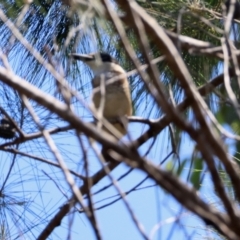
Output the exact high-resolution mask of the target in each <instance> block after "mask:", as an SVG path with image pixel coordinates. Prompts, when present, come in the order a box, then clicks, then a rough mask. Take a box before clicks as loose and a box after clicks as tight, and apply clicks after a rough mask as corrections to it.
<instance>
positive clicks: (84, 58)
mask: <svg viewBox="0 0 240 240" xmlns="http://www.w3.org/2000/svg"><path fill="white" fill-rule="evenodd" d="M70 56H71V57H72V58H74V59H75V60H80V61H83V62H88V61H92V60H94V56H92V55H88V54H77V53H71V54H70Z"/></svg>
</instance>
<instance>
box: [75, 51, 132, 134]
mask: <svg viewBox="0 0 240 240" xmlns="http://www.w3.org/2000/svg"><path fill="white" fill-rule="evenodd" d="M71 56H72V57H73V59H75V60H80V61H82V62H83V63H85V64H86V65H87V66H88V67H89V68H90V69H91V70H92V72H93V75H94V77H93V79H92V88H93V91H92V92H93V93H92V102H93V104H94V107H95V109H96V110H99V109H100V105H101V99H102V98H103V97H105V99H104V100H105V101H104V105H103V109H102V115H103V117H104V118H105V119H107V120H108V121H109V122H110V123H111V124H112V125H113V127H114V128H115V129H116V130H118V132H119V133H120V137H122V136H124V135H126V133H127V121H126V120H123V119H126V116H131V115H132V100H131V92H130V87H129V82H128V79H127V77H126V75H125V76H124V74H125V73H126V72H125V70H124V69H123V68H122V67H121V66H120V65H119V63H118V61H117V60H116V59H115V58H113V57H112V56H111V55H110V54H108V53H105V52H100V53H90V54H78V53H72V54H71ZM119 75H123V76H121V77H119V78H117V80H116V81H111V79H112V78H113V77H117V76H119ZM102 80H103V81H104V86H105V94H104V95H103V94H102V92H101V90H100V89H101V84H102ZM103 129H104V130H105V131H107V132H108V133H110V134H112V132H111V131H109V130H108V129H106V128H103ZM112 135H114V134H112Z"/></svg>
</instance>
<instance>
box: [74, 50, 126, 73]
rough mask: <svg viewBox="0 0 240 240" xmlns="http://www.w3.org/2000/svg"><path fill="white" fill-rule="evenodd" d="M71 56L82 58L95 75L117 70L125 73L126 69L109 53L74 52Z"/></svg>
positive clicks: (77, 58)
mask: <svg viewBox="0 0 240 240" xmlns="http://www.w3.org/2000/svg"><path fill="white" fill-rule="evenodd" d="M71 56H72V57H73V58H74V59H75V60H80V61H82V62H84V63H85V64H87V65H88V66H89V67H90V68H91V70H92V71H93V74H94V75H95V76H98V75H101V74H104V73H108V72H117V73H124V72H125V71H124V69H123V68H122V67H121V66H120V65H119V64H118V62H117V60H116V59H115V58H113V57H112V56H111V55H109V54H108V53H93V54H77V53H72V54H71Z"/></svg>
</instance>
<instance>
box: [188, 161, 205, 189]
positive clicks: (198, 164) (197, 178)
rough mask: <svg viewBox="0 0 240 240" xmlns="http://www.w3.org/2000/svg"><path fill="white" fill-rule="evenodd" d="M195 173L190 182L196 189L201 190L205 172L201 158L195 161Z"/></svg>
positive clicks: (193, 172)
mask: <svg viewBox="0 0 240 240" xmlns="http://www.w3.org/2000/svg"><path fill="white" fill-rule="evenodd" d="M193 161H194V163H193V171H192V173H191V177H190V182H191V183H192V185H193V186H194V188H195V189H197V190H199V189H200V188H201V175H202V171H203V160H202V159H200V158H195V159H193Z"/></svg>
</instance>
